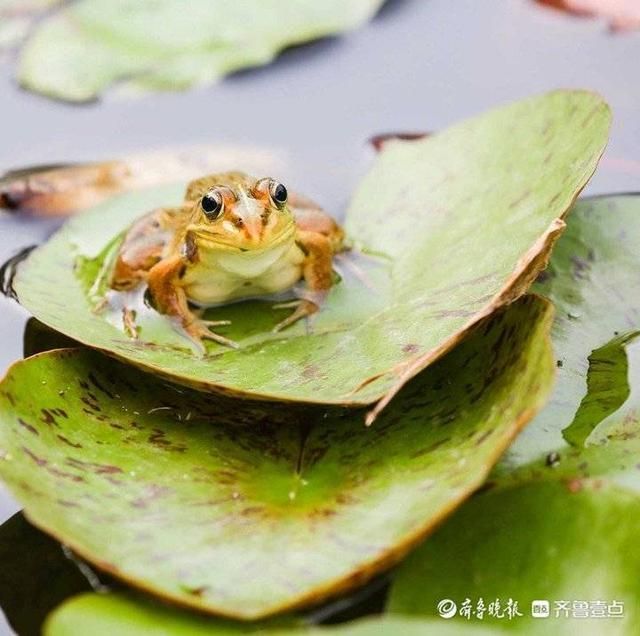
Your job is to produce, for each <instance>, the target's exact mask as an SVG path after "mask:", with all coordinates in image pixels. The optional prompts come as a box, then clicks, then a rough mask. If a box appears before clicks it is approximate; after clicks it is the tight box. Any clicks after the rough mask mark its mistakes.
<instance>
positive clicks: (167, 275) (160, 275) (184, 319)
mask: <svg viewBox="0 0 640 636" xmlns="http://www.w3.org/2000/svg"><path fill="white" fill-rule="evenodd" d="M186 266H187V264H186V263H185V261H184V258H183V257H182V256H174V257H171V258H166V259H164V260H161V261H160V262H159V263H157V264H156V265H154V266H153V267H152V268H151V270H150V271H149V275H148V279H147V283H148V286H149V293H150V294H151V298H152V299H153V304H154V306H155V309H156V310H157V311H158V312H160V313H161V314H166V315H167V316H169V317H171V318H174V319H176V320H177V321H179V323H180V326H181V327H182V328H183V329H184V330H185V331H186V332H187V334H188V335H189V336H191V338H193V340H194V341H195V342H196V343H197V344H198V346H199V347H200V348H201V349H204V347H203V345H202V340H205V339H206V340H214V341H215V342H217V343H219V344H222V345H225V346H227V347H232V348H234V349H236V348H237V347H238V345H237V344H236V343H235V342H233V340H229V339H228V338H225V337H224V336H221V335H219V334H217V333H214V332H213V331H211V330H210V327H217V326H220V325H228V324H229V321H228V320H202V319H200V318H198V317H197V316H196V315H195V314H194V313H193V312H192V311H191V309H189V303H188V300H187V294H186V292H185V291H184V288H183V287H182V286H181V285H180V278H181V276H182V275H183V274H184V271H185V268H186Z"/></svg>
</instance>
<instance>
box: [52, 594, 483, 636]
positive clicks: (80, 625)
mask: <svg viewBox="0 0 640 636" xmlns="http://www.w3.org/2000/svg"><path fill="white" fill-rule="evenodd" d="M249 633H251V634H266V635H268V636H304V635H305V634H308V635H309V636H333V635H334V634H335V635H336V636H397V635H398V634H404V635H405V636H424V635H425V634H435V633H437V634H439V636H457V635H458V634H460V628H459V627H458V626H456V625H447V624H446V623H445V624H442V622H441V621H438V622H436V621H426V620H416V619H412V618H399V617H387V616H383V617H379V618H370V619H366V620H359V621H355V622H352V623H347V624H344V625H338V626H336V627H331V628H328V627H316V628H313V627H307V628H304V627H300V628H293V629H273V628H271V629H266V628H265V627H264V626H255V625H254V626H252V625H248V624H244V625H242V624H238V623H230V622H226V621H221V620H219V619H207V618H204V617H199V616H196V615H193V614H187V613H186V612H181V611H179V610H176V609H171V608H169V607H163V606H159V605H157V604H152V603H150V602H149V601H146V600H143V599H141V598H131V597H129V596H125V595H120V594H118V595H116V594H108V595H107V594H84V595H82V596H77V597H75V598H73V599H71V600H69V601H68V602H66V603H64V604H63V605H62V606H61V607H60V608H59V609H57V610H56V611H55V612H54V613H53V614H52V615H51V616H50V618H49V620H48V621H47V624H46V626H45V631H44V635H45V636H77V635H78V634H92V635H93V636H112V634H118V636H140V635H141V634H154V635H156V636H233V635H235V634H249ZM494 633H495V632H492V631H489V630H485V629H482V628H481V627H479V628H477V629H473V628H471V629H469V630H464V631H463V634H464V635H465V636H466V634H469V636H476V635H477V636H490V635H491V634H494Z"/></svg>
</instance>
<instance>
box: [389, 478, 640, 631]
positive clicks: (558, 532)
mask: <svg viewBox="0 0 640 636" xmlns="http://www.w3.org/2000/svg"><path fill="white" fill-rule="evenodd" d="M639 523H640V499H638V497H637V495H632V494H631V493H629V492H627V491H625V490H624V489H621V488H618V487H616V486H612V485H609V484H602V485H598V484H597V483H596V482H595V481H589V482H587V483H585V484H584V485H583V487H581V488H580V489H579V490H576V491H575V492H572V491H571V490H570V489H569V488H568V487H567V486H566V485H565V484H563V483H559V482H557V481H553V482H547V483H542V484H537V483H530V484H523V485H521V486H518V487H514V488H507V489H504V490H500V491H496V492H489V493H487V494H486V495H483V496H479V497H474V498H473V499H472V500H471V501H470V502H468V503H467V504H465V505H464V506H463V507H462V508H461V509H460V510H459V511H458V512H457V513H456V514H455V515H454V517H452V519H451V520H450V521H449V522H448V523H446V524H445V525H444V526H443V527H442V528H440V529H439V530H438V532H437V533H436V534H435V535H434V536H433V537H431V538H430V539H429V540H428V541H427V542H426V543H425V544H424V545H423V546H422V547H421V548H420V549H419V550H418V551H417V552H416V553H414V554H413V555H412V556H411V557H410V558H409V559H408V560H407V561H405V563H404V564H403V565H402V566H401V568H400V570H399V572H398V574H397V576H396V580H395V584H394V586H393V588H392V592H391V600H390V610H391V611H392V612H396V613H399V614H402V615H415V616H420V617H430V616H437V615H438V613H437V605H438V603H439V602H440V601H441V600H442V599H451V600H452V601H454V602H455V603H457V606H458V610H460V609H461V608H462V607H463V604H464V601H465V599H469V601H470V606H471V611H472V612H473V613H472V614H471V616H470V618H464V616H463V617H460V616H459V615H458V618H457V620H455V621H453V622H454V623H455V624H460V623H465V624H466V623H467V622H469V623H472V624H478V623H480V624H489V625H490V626H491V627H494V628H496V627H504V628H505V629H508V630H510V631H515V632H517V633H522V634H527V635H529V634H558V635H564V634H571V635H577V634H607V636H609V635H610V634H611V635H613V636H618V635H620V636H622V635H628V636H632V635H634V634H637V633H638V624H639V621H640V612H639V610H638V608H639V607H640V603H639V602H638V601H639V599H640V583H638V571H639V569H640V550H639V549H638V524H639ZM479 599H482V600H483V605H484V607H485V610H487V609H488V607H489V604H490V603H495V601H496V599H497V600H498V601H499V602H500V609H499V610H498V614H502V616H501V617H498V616H491V615H489V614H488V612H487V611H485V613H484V615H483V618H482V619H478V618H477V615H474V613H475V612H476V608H477V606H478V602H479ZM510 599H511V601H512V605H511V607H512V608H513V607H514V605H513V601H517V603H518V606H517V608H516V611H517V612H518V614H520V616H518V615H516V614H513V613H512V614H511V618H510V616H509V613H508V610H507V607H508V603H509V600H510ZM536 600H547V601H549V610H550V616H549V618H546V619H544V620H542V619H539V618H533V617H532V616H531V608H532V602H533V601H536ZM561 601H564V604H563V605H559V602H561ZM614 602H615V604H614ZM585 613H586V614H588V616H586V617H585ZM620 614H622V616H620ZM598 616H599V617H598Z"/></svg>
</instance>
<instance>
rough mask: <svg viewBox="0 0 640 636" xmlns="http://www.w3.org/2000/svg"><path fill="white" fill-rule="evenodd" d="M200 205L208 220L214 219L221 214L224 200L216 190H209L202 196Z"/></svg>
mask: <svg viewBox="0 0 640 636" xmlns="http://www.w3.org/2000/svg"><path fill="white" fill-rule="evenodd" d="M201 205H202V209H203V210H204V214H205V216H206V217H207V218H208V219H209V221H215V220H216V219H217V218H219V217H220V215H221V214H222V209H223V208H224V200H223V198H222V195H221V194H220V193H219V192H218V191H217V190H209V192H207V194H205V195H204V196H203V197H202V201H201Z"/></svg>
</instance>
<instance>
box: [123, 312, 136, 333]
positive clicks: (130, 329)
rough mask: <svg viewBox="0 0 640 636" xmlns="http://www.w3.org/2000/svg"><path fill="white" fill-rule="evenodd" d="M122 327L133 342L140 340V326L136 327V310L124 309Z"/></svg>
mask: <svg viewBox="0 0 640 636" xmlns="http://www.w3.org/2000/svg"><path fill="white" fill-rule="evenodd" d="M122 326H123V327H124V331H125V333H126V334H127V335H128V336H129V338H131V339H132V340H136V339H137V338H138V326H137V325H136V312H135V310H134V309H129V308H128V307H123V309H122Z"/></svg>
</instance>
